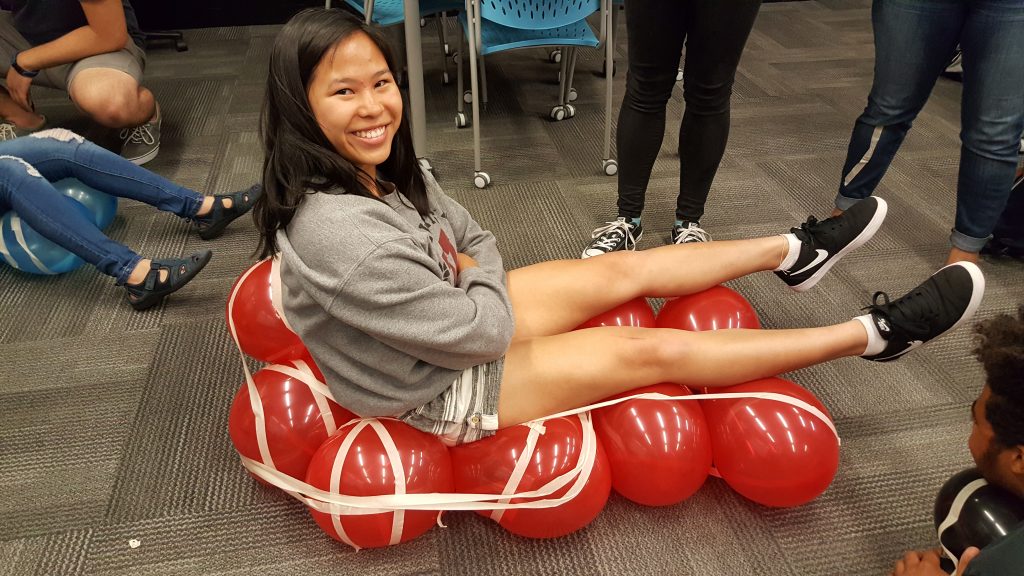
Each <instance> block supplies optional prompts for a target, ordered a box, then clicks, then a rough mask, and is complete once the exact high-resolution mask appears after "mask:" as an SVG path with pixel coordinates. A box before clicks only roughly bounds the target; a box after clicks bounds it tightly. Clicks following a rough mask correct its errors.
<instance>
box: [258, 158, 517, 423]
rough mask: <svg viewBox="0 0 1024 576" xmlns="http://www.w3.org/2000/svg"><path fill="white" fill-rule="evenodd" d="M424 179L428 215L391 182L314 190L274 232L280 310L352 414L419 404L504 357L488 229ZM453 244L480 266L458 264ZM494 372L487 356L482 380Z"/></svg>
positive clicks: (507, 338) (497, 266) (504, 314)
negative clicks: (376, 192) (360, 188)
mask: <svg viewBox="0 0 1024 576" xmlns="http://www.w3.org/2000/svg"><path fill="white" fill-rule="evenodd" d="M424 179H425V180H426V182H427V192H428V195H429V198H430V208H431V213H430V215H429V216H428V217H426V218H420V215H419V213H418V212H416V209H415V208H414V207H413V206H412V204H411V203H410V202H409V201H408V200H406V199H405V197H404V196H401V195H400V194H398V193H397V192H391V193H390V194H387V195H386V196H384V197H383V199H384V202H380V201H377V200H374V199H372V198H364V197H361V196H354V195H350V194H329V193H322V192H321V193H315V194H310V195H308V196H306V198H305V200H304V201H303V202H302V204H301V205H300V206H299V209H298V210H297V211H296V213H295V217H294V218H293V219H292V221H291V222H290V223H289V224H288V226H287V228H286V230H282V231H278V233H277V241H278V244H279V245H280V247H281V280H282V286H283V290H282V301H283V305H284V313H285V316H286V317H287V319H288V322H289V323H290V324H291V326H292V327H293V328H294V329H295V331H296V333H298V335H299V336H300V337H301V338H302V341H303V342H304V343H305V344H306V347H307V348H308V349H309V352H310V354H312V356H313V359H314V360H315V361H316V363H317V365H318V366H319V367H320V370H321V371H322V372H323V373H324V378H325V379H326V380H327V385H328V386H329V387H330V389H331V392H332V393H333V394H334V397H335V399H336V400H337V401H338V402H339V403H340V404H341V405H342V406H344V407H346V408H348V409H349V410H352V411H353V412H355V413H356V414H359V415H360V416H395V415H399V414H401V413H403V412H406V411H408V410H411V409H413V408H418V407H419V406H422V405H423V404H426V403H427V402H429V401H430V400H432V399H433V398H434V397H436V396H437V395H438V394H440V393H441V392H443V391H444V390H445V389H446V388H448V387H450V386H451V385H452V383H453V382H454V381H455V378H456V377H457V376H458V374H459V372H461V371H462V370H464V369H466V368H469V367H472V366H475V365H477V364H484V363H488V362H492V361H495V360H500V359H502V358H503V357H504V355H505V352H506V350H507V349H508V346H509V343H510V342H511V339H512V332H513V329H514V324H513V317H512V305H511V303H510V302H509V298H508V292H507V291H506V287H505V270H504V267H503V266H502V262H501V255H500V254H499V253H498V249H497V246H496V244H495V240H494V235H493V234H491V233H490V232H488V231H486V230H483V229H482V228H481V227H480V225H479V224H477V223H476V221H475V220H473V218H472V216H470V214H469V212H467V211H466V209H465V208H463V207H462V206H461V205H459V203H458V202H456V201H455V200H452V199H451V198H449V197H448V196H446V195H445V194H444V192H442V191H441V188H440V186H438V184H437V182H435V181H434V179H433V177H431V176H430V175H429V174H425V175H424ZM458 252H462V253H465V254H467V255H469V256H471V257H472V258H474V259H475V260H476V261H477V262H478V263H479V267H478V268H469V269H466V270H459V269H458V266H457V263H456V253H458ZM501 372H502V371H501V362H497V363H496V366H495V369H493V370H489V373H490V375H489V377H490V378H493V379H495V382H492V383H491V384H493V385H495V386H497V385H498V383H500V379H501Z"/></svg>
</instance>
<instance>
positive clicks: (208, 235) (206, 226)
mask: <svg viewBox="0 0 1024 576" xmlns="http://www.w3.org/2000/svg"><path fill="white" fill-rule="evenodd" d="M262 194H263V186H261V185H259V184H254V185H253V186H250V187H249V188H248V189H246V190H240V191H238V192H233V193H231V194H218V195H216V196H214V197H213V208H211V209H210V211H209V212H208V213H207V214H204V215H202V216H193V217H192V218H191V219H192V221H193V222H195V223H196V226H197V227H198V228H199V237H200V238H202V239H203V240H212V239H214V238H216V237H218V236H220V235H221V234H223V233H224V229H225V228H227V226H228V224H231V223H232V222H233V221H234V220H235V218H238V217H239V216H241V215H242V214H245V213H246V212H248V211H249V210H252V206H253V204H255V203H256V199H257V198H259V197H260V195H262ZM226 199H230V200H231V207H230V208H227V207H225V206H224V200H226Z"/></svg>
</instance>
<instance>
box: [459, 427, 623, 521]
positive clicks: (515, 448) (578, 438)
mask: <svg viewBox="0 0 1024 576" xmlns="http://www.w3.org/2000/svg"><path fill="white" fill-rule="evenodd" d="M544 427H545V433H544V434H541V435H540V437H539V438H538V440H537V447H536V451H535V452H534V453H533V457H532V458H530V464H529V465H528V466H527V468H526V473H525V474H524V475H523V478H522V480H521V481H520V482H519V487H518V488H517V489H516V490H515V491H516V492H527V491H530V490H537V489H539V488H542V487H543V486H544V485H545V484H547V483H548V482H550V481H551V480H553V479H555V478H557V477H558V476H561V475H562V474H564V473H566V472H569V471H570V470H572V469H573V468H575V467H576V464H577V462H579V458H580V453H581V452H582V449H583V427H582V424H581V423H580V419H579V418H578V417H576V416H569V417H566V418H555V419H553V420H547V421H545V422H544ZM529 433H530V429H529V428H528V427H527V426H513V427H511V428H505V429H503V430H499V431H498V433H497V434H495V435H494V436H492V437H490V438H485V439H483V440H478V441H476V442H472V443H469V444H463V445H461V446H456V447H454V448H451V449H450V452H451V455H452V467H453V468H454V470H455V489H456V491H458V492H462V493H481V494H501V493H502V492H503V491H504V490H505V485H506V484H507V483H508V480H509V477H510V476H511V475H512V470H513V469H514V468H515V466H516V460H518V459H519V457H520V456H521V455H522V454H523V450H524V448H525V446H526V438H527V436H529ZM596 441H597V454H596V457H595V459H594V467H593V469H592V470H591V472H590V478H588V479H587V482H586V484H585V485H584V486H583V489H582V491H580V493H579V494H577V495H576V497H575V498H573V499H572V500H570V501H568V502H565V503H563V504H561V505H559V506H555V507H553V508H534V509H519V510H515V509H509V510H504V511H496V512H499V513H501V519H500V520H499V521H498V523H499V524H501V525H502V526H504V527H505V529H506V530H508V531H509V532H512V533H513V534H518V535H519V536H525V537H527V538H556V537H559V536H565V535H566V534H571V533H572V532H575V531H577V530H579V529H580V528H583V527H584V526H586V525H587V524H590V522H591V521H592V520H593V519H594V518H596V517H597V515H598V513H600V512H601V510H602V509H603V508H604V505H605V503H606V502H607V501H608V495H609V493H610V492H611V474H610V470H609V467H608V460H607V457H606V456H605V453H604V449H603V448H602V447H601V441H600V439H597V440H596ZM572 485H573V482H569V484H567V485H566V486H565V487H564V488H561V489H559V490H557V491H555V492H554V493H552V494H551V495H550V496H547V497H545V498H546V499H551V498H560V497H561V496H562V495H564V494H565V493H566V492H568V491H569V489H570V488H571V487H572ZM530 500H537V499H536V498H534V499H529V498H526V499H523V498H517V499H513V500H512V503H516V502H527V501H530ZM478 514H480V515H482V516H486V517H492V515H491V514H492V513H491V511H489V510H485V511H480V512H478Z"/></svg>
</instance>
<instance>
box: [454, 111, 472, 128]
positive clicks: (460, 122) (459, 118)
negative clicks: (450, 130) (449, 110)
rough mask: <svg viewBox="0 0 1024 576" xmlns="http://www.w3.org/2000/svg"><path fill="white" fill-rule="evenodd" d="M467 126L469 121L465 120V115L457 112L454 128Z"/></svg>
mask: <svg viewBox="0 0 1024 576" xmlns="http://www.w3.org/2000/svg"><path fill="white" fill-rule="evenodd" d="M468 125H469V121H468V120H467V119H466V115H465V114H464V113H462V112H457V113H456V114H455V127H456V128H465V127H466V126H468Z"/></svg>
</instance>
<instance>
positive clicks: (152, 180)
mask: <svg viewBox="0 0 1024 576" xmlns="http://www.w3.org/2000/svg"><path fill="white" fill-rule="evenodd" d="M63 178H77V179H78V180H80V181H81V182H82V183H83V184H85V185H86V186H89V187H92V188H95V189H97V190H99V191H101V192H105V193H107V194H111V195H113V196H118V197H121V198H131V199H133V200H138V201H140V202H145V203H146V204H149V205H151V206H155V207H156V208H159V209H160V210H164V211H166V212H173V213H174V214H177V215H178V216H181V217H182V218H186V219H188V220H190V221H192V222H193V223H195V225H196V227H197V228H198V229H199V237H200V238H202V239H203V240H210V239H213V238H216V237H218V236H220V235H221V234H222V233H223V232H224V228H225V227H227V225H228V224H230V223H231V222H232V221H233V220H234V219H236V218H238V217H239V216H241V215H242V214H245V213H246V212H248V211H249V210H250V209H251V208H252V206H253V203H254V202H255V201H256V199H257V198H258V197H259V195H260V193H261V188H260V187H259V186H258V185H257V186H253V187H252V188H249V189H248V190H242V191H239V192H235V193H232V194H224V195H217V196H204V195H202V194H200V193H199V192H195V191H193V190H189V189H188V188H183V187H181V186H178V185H177V184H175V183H173V182H170V181H169V180H166V179H164V178H161V177H160V176H158V175H156V174H154V173H152V172H150V171H149V170H146V169H145V168H140V167H139V166H136V165H135V164H133V163H131V162H129V161H127V160H125V159H124V158H122V157H120V156H118V155H117V154H114V153H113V152H110V151H108V150H105V149H103V148H101V147H99V146H97V145H95V144H93V143H92V142H89V141H87V140H86V139H84V138H82V137H81V136H79V135H77V134H75V133H74V132H71V131H69V130H63V129H50V130H43V131H40V132H36V133H34V134H31V135H29V136H26V137H24V138H17V139H15V140H10V141H7V142H0V213H2V212H5V211H7V210H14V212H16V213H17V214H18V216H19V217H20V218H21V219H22V220H24V221H25V222H26V223H27V224H28V225H29V226H31V227H32V229H34V230H35V231H36V232H38V233H39V234H40V235H42V236H43V237H45V238H46V239H48V240H50V241H51V242H53V243H55V244H57V245H59V246H61V247H62V248H64V249H65V250H67V251H69V252H71V253H72V254H75V255H76V256H78V257H79V258H81V259H82V260H85V261H86V262H88V263H90V264H92V265H93V266H95V267H96V269H97V270H99V271H100V272H102V273H104V274H106V275H108V276H112V277H113V278H114V280H115V281H116V283H117V285H118V286H124V287H125V290H126V291H127V297H128V302H129V303H130V304H131V305H132V307H134V308H135V309H136V310H145V309H146V308H151V307H153V306H155V305H157V304H159V303H160V302H161V301H162V300H163V299H164V297H166V296H167V295H168V294H170V293H172V292H174V291H176V290H178V289H179V288H181V287H182V286H184V285H185V284H187V283H188V282H189V280H191V279H192V278H193V277H194V276H195V275H196V274H198V273H199V271H200V270H202V269H203V266H206V263H207V262H209V260H210V257H211V256H212V253H211V252H210V251H209V250H200V251H199V252H196V253H195V254H193V255H191V256H189V257H188V258H182V259H168V260H153V259H150V258H143V257H142V256H140V255H138V254H136V253H135V252H133V251H132V250H131V249H130V248H128V247H127V246H124V245H123V244H120V243H118V242H115V241H114V240H111V239H110V238H108V237H107V236H106V235H104V234H103V232H101V231H100V230H99V229H98V228H97V227H96V225H95V224H94V223H93V222H92V221H91V220H89V219H88V218H87V217H85V216H84V215H83V214H82V213H81V212H80V211H79V210H76V209H75V208H74V206H73V205H72V204H71V203H73V202H74V200H71V199H70V198H67V197H65V196H64V195H63V194H61V193H60V192H59V191H57V189H56V188H54V187H53V185H52V184H51V183H50V182H56V181H57V180H61V179H63Z"/></svg>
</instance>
